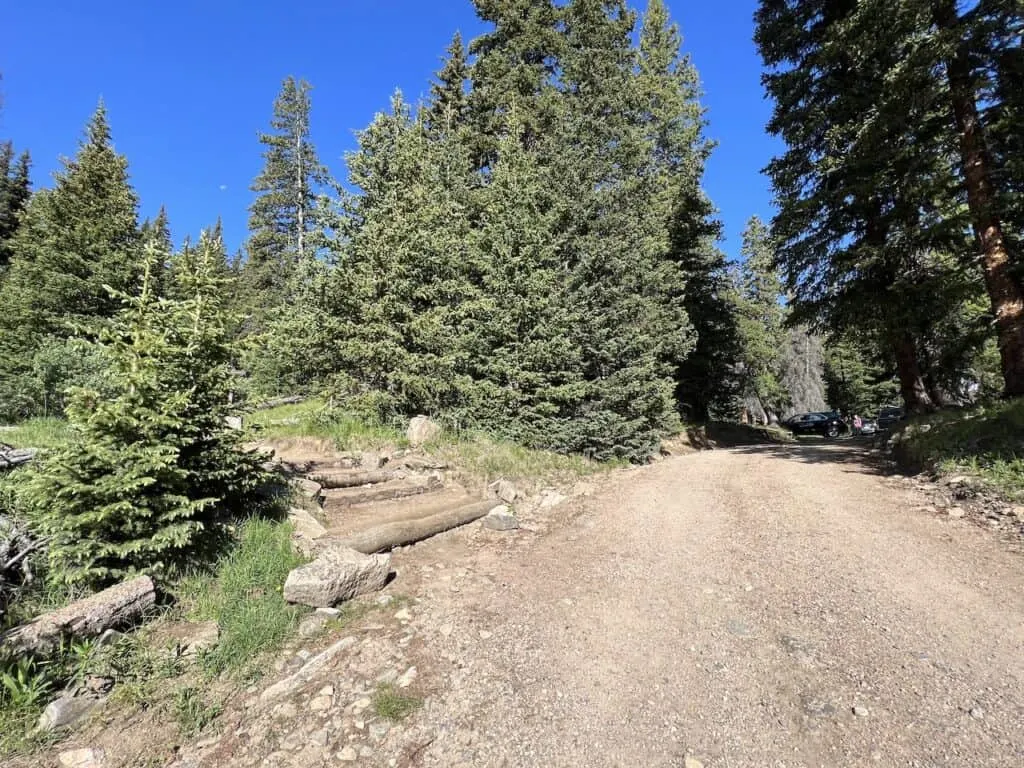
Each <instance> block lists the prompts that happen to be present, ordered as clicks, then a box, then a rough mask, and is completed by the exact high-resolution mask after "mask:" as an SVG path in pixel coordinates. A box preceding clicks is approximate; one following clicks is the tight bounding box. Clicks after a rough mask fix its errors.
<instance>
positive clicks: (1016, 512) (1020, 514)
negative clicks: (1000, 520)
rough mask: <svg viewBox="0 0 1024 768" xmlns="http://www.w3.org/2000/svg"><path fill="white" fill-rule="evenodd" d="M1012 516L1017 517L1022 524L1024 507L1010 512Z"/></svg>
mask: <svg viewBox="0 0 1024 768" xmlns="http://www.w3.org/2000/svg"><path fill="white" fill-rule="evenodd" d="M1010 514H1011V515H1013V516H1014V517H1016V518H1017V519H1018V520H1020V521H1021V522H1024V506H1018V507H1014V508H1013V509H1011V510H1010Z"/></svg>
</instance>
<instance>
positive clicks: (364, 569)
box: [284, 546, 391, 608]
mask: <svg viewBox="0 0 1024 768" xmlns="http://www.w3.org/2000/svg"><path fill="white" fill-rule="evenodd" d="M390 571H391V556H390V555H364V554H362V553H361V552H356V551H355V550H353V549H347V548H345V547H338V546H335V547H331V548H330V549H326V550H324V551H323V552H321V553H320V555H319V557H317V559H316V560H314V561H313V562H311V563H307V564H306V565H302V566H299V567H298V568H296V569H295V570H293V571H292V572H291V573H289V574H288V579H287V580H286V581H285V583H284V599H285V600H287V601H288V602H290V603H301V604H302V605H310V606H312V607H314V608H326V607H328V606H331V605H335V604H337V603H341V602H344V601H345V600H350V599H352V598H353V597H356V596H357V595H364V594H366V593H367V592H376V591H377V590H378V589H381V588H382V587H383V586H384V583H385V582H386V581H387V578H388V573H390Z"/></svg>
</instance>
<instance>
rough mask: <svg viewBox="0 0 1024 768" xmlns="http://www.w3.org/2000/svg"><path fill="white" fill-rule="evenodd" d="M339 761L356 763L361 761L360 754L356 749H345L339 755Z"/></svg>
mask: <svg viewBox="0 0 1024 768" xmlns="http://www.w3.org/2000/svg"><path fill="white" fill-rule="evenodd" d="M338 759H339V760H341V761H342V762H343V763H354V762H355V761H356V760H358V759H359V753H358V752H356V749H355V747H345V748H344V749H343V750H341V752H339V753H338Z"/></svg>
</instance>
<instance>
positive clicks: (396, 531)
mask: <svg viewBox="0 0 1024 768" xmlns="http://www.w3.org/2000/svg"><path fill="white" fill-rule="evenodd" d="M498 505H499V502H497V501H495V500H493V499H492V500H491V501H479V502H476V503H474V504H467V505H465V506H462V507H457V508H456V509H452V510H448V511H447V512H439V513H438V514H436V515H430V516H428V517H421V518H417V519H415V520H403V521H400V522H395V523H385V524H384V525H378V526H377V527H375V528H370V529H368V530H365V531H360V532H359V533H354V534H352V535H351V536H349V537H348V538H346V539H342V540H341V541H340V542H338V543H339V544H340V545H341V546H343V547H348V548H349V549H354V550H356V552H362V553H363V554H364V555H372V554H374V553H375V552H385V551H387V550H389V549H393V548H395V547H399V546H402V545H403V544H413V543H414V542H417V541H422V540H423V539H428V538H430V537H431V536H435V535H437V534H439V533H443V532H444V531H447V530H450V529H452V528H458V527H459V526H460V525H466V524H467V523H471V522H473V521H474V520H479V519H480V518H481V517H483V516H484V515H486V514H487V513H488V512H490V511H491V510H492V509H494V508H495V507H496V506H498Z"/></svg>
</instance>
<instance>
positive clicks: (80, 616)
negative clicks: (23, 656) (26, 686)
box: [0, 576, 156, 654]
mask: <svg viewBox="0 0 1024 768" xmlns="http://www.w3.org/2000/svg"><path fill="white" fill-rule="evenodd" d="M155 602H156V588H155V587H154V586H153V580H152V579H150V578H149V576H139V577H137V578H134V579H132V580H131V581H126V582H123V583H121V584H118V585H116V586H113V587H110V588H109V589H105V590H103V591H102V592H97V593H96V594H95V595H90V596H89V597H87V598H85V599H83V600H76V601H75V602H73V603H71V604H70V605H66V606H64V607H63V608H59V609H58V610H56V611H51V612H50V613H44V614H43V615H42V616H39V617H38V618H36V619H33V620H32V621H31V622H29V623H28V624H24V625H22V626H20V627H16V628H14V629H12V630H10V631H8V632H5V633H4V634H3V635H0V648H3V649H4V650H7V649H10V650H13V651H14V652H15V653H35V654H45V653H49V652H50V651H53V650H54V649H55V648H57V647H58V646H59V645H60V641H61V638H64V637H77V638H81V637H96V636H97V635H100V634H102V633H103V632H104V630H107V629H113V628H116V627H120V626H124V625H126V624H130V623H131V622H133V621H136V620H138V619H140V618H141V617H142V615H143V614H144V613H145V612H146V610H147V609H149V608H150V607H152V606H153V604H154V603H155Z"/></svg>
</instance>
